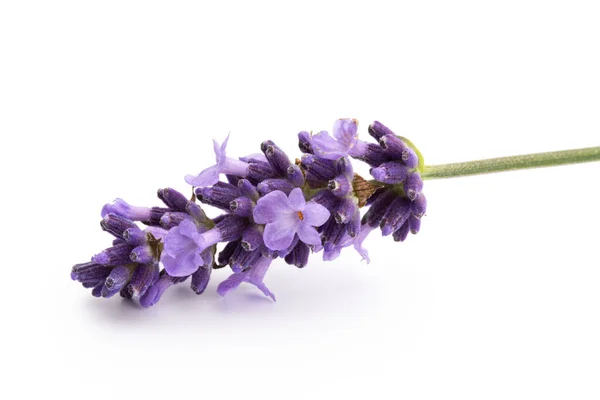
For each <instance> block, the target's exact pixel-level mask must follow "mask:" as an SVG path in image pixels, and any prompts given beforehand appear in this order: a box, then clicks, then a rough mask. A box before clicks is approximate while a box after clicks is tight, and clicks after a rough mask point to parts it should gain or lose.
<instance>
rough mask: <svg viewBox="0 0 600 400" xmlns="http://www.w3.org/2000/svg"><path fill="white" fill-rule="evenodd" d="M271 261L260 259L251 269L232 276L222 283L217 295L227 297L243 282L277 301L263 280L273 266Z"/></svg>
mask: <svg viewBox="0 0 600 400" xmlns="http://www.w3.org/2000/svg"><path fill="white" fill-rule="evenodd" d="M271 261H272V260H271V259H269V258H266V257H260V258H259V259H258V261H257V262H256V263H255V264H254V265H253V266H252V267H251V268H250V269H247V270H245V271H243V272H237V273H235V274H233V275H230V276H229V278H227V279H225V280H224V281H223V282H221V283H220V284H219V286H218V287H217V293H219V294H220V295H221V296H225V295H226V294H227V293H228V292H230V291H232V290H234V289H236V288H237V287H238V286H239V285H240V284H241V283H242V282H248V283H251V284H253V285H254V286H256V287H257V288H258V289H259V290H260V291H261V292H263V293H264V295H265V296H268V297H270V298H271V299H273V301H275V295H274V294H273V293H272V292H271V291H270V290H269V289H268V288H267V286H266V285H265V284H264V283H263V278H264V277H265V274H266V273H267V270H268V269H269V266H270V265H271Z"/></svg>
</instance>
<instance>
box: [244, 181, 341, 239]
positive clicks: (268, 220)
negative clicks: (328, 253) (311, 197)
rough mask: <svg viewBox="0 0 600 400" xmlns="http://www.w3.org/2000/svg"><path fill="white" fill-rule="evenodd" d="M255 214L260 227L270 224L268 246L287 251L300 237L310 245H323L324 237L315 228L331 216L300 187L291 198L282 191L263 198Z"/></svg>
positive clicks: (292, 192) (266, 235)
mask: <svg viewBox="0 0 600 400" xmlns="http://www.w3.org/2000/svg"><path fill="white" fill-rule="evenodd" d="M253 215H254V221H255V222H256V223H257V224H266V226H265V231H264V242H265V245H266V246H267V247H268V248H269V249H271V250H284V249H287V248H288V247H289V246H290V245H291V244H292V241H293V240H294V236H295V235H296V234H298V237H299V239H300V240H301V241H302V242H304V243H306V244H309V245H313V246H317V245H320V244H321V237H320V236H319V233H318V232H317V230H316V229H315V227H318V226H321V225H323V224H324V223H325V222H326V221H327V220H328V219H329V216H330V213H329V210H327V209H326V208H325V207H323V206H322V205H320V204H317V203H315V202H313V201H309V202H306V200H305V199H304V195H303V194H302V190H301V189H299V188H296V189H294V190H292V191H291V192H290V195H289V197H288V196H286V194H285V193H284V192H282V191H279V190H276V191H274V192H271V193H269V194H267V195H266V196H264V197H262V198H261V199H260V200H258V203H257V204H256V207H254V212H253Z"/></svg>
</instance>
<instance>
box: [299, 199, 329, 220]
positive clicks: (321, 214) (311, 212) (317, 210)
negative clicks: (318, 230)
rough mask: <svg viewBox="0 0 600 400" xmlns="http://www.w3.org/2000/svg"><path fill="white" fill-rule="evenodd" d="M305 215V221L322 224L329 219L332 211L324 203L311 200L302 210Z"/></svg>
mask: <svg viewBox="0 0 600 400" xmlns="http://www.w3.org/2000/svg"><path fill="white" fill-rule="evenodd" d="M302 214H303V215H304V223H305V224H308V225H311V226H321V225H323V224H324V223H325V222H327V220H328V219H329V216H330V215H331V213H330V212H329V210H328V209H327V208H325V207H323V206H322V205H320V204H318V203H315V202H314V201H309V202H308V203H306V206H305V207H304V211H303V212H302Z"/></svg>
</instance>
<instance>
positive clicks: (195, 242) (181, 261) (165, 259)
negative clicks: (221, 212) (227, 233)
mask: <svg viewBox="0 0 600 400" xmlns="http://www.w3.org/2000/svg"><path fill="white" fill-rule="evenodd" d="M201 231H202V229H201V228H198V226H197V225H196V224H195V223H194V222H192V221H191V220H188V219H185V220H183V221H181V223H180V224H179V225H178V226H176V227H173V228H171V230H169V233H168V234H167V236H166V238H165V247H164V249H163V252H162V256H161V261H162V263H163V265H164V266H165V269H166V270H167V273H168V274H169V275H172V276H186V275H190V274H193V273H194V272H196V270H197V269H198V267H200V266H202V265H204V264H205V262H206V259H205V258H206V257H202V254H201V253H202V252H203V251H204V248H205V241H204V239H203V238H202V236H201V233H202V232H201Z"/></svg>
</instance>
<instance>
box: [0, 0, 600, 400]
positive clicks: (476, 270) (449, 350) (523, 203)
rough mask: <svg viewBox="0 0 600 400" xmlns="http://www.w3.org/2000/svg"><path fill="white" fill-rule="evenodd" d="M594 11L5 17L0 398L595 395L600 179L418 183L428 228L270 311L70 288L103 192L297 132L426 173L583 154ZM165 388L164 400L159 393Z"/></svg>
mask: <svg viewBox="0 0 600 400" xmlns="http://www.w3.org/2000/svg"><path fill="white" fill-rule="evenodd" d="M599 21H600V8H599V5H598V2H595V1H589V2H583V1H523V0H520V1H494V2H490V1H486V2H482V1H451V2H445V1H440V2H434V1H419V2H391V1H390V2H380V3H379V2H374V1H368V2H367V1H361V2H350V1H346V2H339V3H333V2H326V1H319V2H310V1H302V2H294V3H291V2H289V3H288V2H282V1H280V2H272V3H268V2H260V1H249V2H240V3H233V2H225V1H223V2H216V1H215V2H207V3H200V2H156V1H139V2H134V1H122V0H120V1H102V2H83V1H72V2H66V1H52V2H50V1H43V2H37V3H36V2H29V1H4V2H2V3H1V5H0V133H1V137H2V142H1V143H2V144H1V152H2V155H1V158H0V163H1V168H0V171H1V172H0V173H1V174H2V196H1V200H0V201H1V202H2V204H1V208H2V210H3V213H2V230H1V235H2V256H3V257H2V266H3V269H2V277H3V280H2V284H1V289H0V296H1V299H0V300H1V301H0V308H1V310H0V311H1V315H2V319H1V320H2V324H1V330H0V337H1V340H0V343H1V344H0V347H1V354H0V365H1V366H2V371H1V372H0V376H1V378H0V380H1V381H2V384H1V385H0V397H2V398H6V399H8V398H23V397H26V396H28V395H36V396H51V395H52V396H58V397H54V398H64V399H72V398H73V399H75V398H77V399H80V398H103V399H106V398H135V399H143V398H154V397H157V398H169V399H174V400H176V399H184V398H197V399H203V398H206V399H213V398H219V399H223V398H227V399H228V398H236V399H253V398H263V399H265V398H272V399H295V398H299V399H304V398H309V399H321V398H323V399H337V398H355V397H356V398H358V397H362V398H406V399H445V398H457V399H506V398H511V399H515V398H516V399H532V398H546V399H548V398H552V399H554V398H556V399H573V398H575V399H598V398H600V379H599V377H600V290H599V285H600V262H599V260H598V247H599V240H600V234H599V232H598V226H599V224H600V209H599V207H598V203H599V200H600V189H599V186H598V175H599V173H600V164H598V163H596V164H587V165H579V166H569V167H559V168H550V169H543V170H532V171H524V172H509V173H505V174H497V175H489V176H481V177H471V178H460V179H453V180H447V181H428V182H426V185H425V193H426V194H427V197H428V199H429V209H428V213H427V216H426V217H425V218H424V220H423V226H422V231H421V233H420V234H419V235H418V236H414V237H413V236H411V237H409V239H408V240H407V241H406V242H405V243H403V244H396V243H395V242H393V241H392V240H391V238H381V237H380V236H379V234H374V235H373V237H371V238H369V239H368V240H367V242H366V244H367V245H368V248H369V249H370V254H371V258H372V262H371V264H369V265H367V264H365V263H364V262H362V263H361V262H360V257H359V256H358V255H357V254H356V253H354V252H353V251H352V250H346V251H345V252H344V253H343V254H342V256H341V257H340V258H339V259H338V260H336V261H335V262H331V263H323V262H322V261H321V259H320V256H314V257H313V259H312V261H311V263H310V265H309V266H307V267H306V268H305V269H304V270H298V269H296V268H295V267H291V266H287V265H286V264H284V263H283V262H281V261H278V262H277V263H276V264H275V265H274V266H273V267H272V268H271V270H270V271H269V273H268V275H267V277H266V279H265V281H266V283H267V285H268V286H269V287H270V289H271V290H272V291H273V292H275V293H276V295H277V298H278V301H277V303H272V302H271V301H269V300H268V299H266V298H263V297H262V295H261V294H260V293H259V292H258V291H257V290H256V289H255V288H253V287H251V286H249V285H246V286H243V287H240V288H239V289H238V290H237V291H236V292H233V293H231V294H230V295H229V296H228V297H227V298H220V297H219V296H218V295H217V294H216V292H215V289H216V286H217V284H218V282H219V281H221V280H222V279H224V278H225V277H226V276H227V275H228V273H227V272H226V271H224V270H220V271H216V272H215V273H214V275H213V281H212V282H211V284H210V286H209V287H208V289H207V292H206V293H205V294H204V295H202V296H200V297H198V296H196V295H195V294H194V293H193V292H192V291H191V290H189V288H188V284H187V283H186V284H183V285H181V286H180V287H175V288H172V289H171V290H169V291H168V292H167V293H166V294H165V295H164V297H163V299H162V300H161V301H160V303H158V304H157V305H156V306H154V307H152V308H150V309H141V308H140V307H138V306H136V305H135V304H133V303H129V302H125V301H122V300H121V299H120V298H113V299H111V300H104V299H96V298H93V297H92V296H91V295H90V294H89V291H88V290H85V289H83V288H82V287H81V286H80V285H79V284H77V283H74V282H72V281H70V279H69V272H70V268H71V266H72V265H73V264H74V263H76V262H83V261H86V260H87V259H89V257H90V256H91V255H92V254H95V253H97V252H98V251H100V250H101V249H103V248H104V247H106V246H108V245H109V242H110V238H109V237H108V235H107V234H106V233H104V232H102V231H101V230H100V228H99V225H98V223H99V220H100V217H99V211H100V208H101V207H102V205H103V204H104V203H106V202H110V201H112V200H113V199H114V198H115V197H122V198H124V199H126V200H127V201H129V202H131V203H134V204H139V205H158V204H159V203H158V199H156V197H155V192H156V189H157V188H159V187H165V186H172V187H175V188H177V189H179V190H182V191H184V192H185V193H189V190H190V188H189V187H188V186H187V185H186V184H185V182H184V180H183V177H184V175H185V174H188V173H197V172H199V171H200V170H201V169H203V168H204V167H206V166H208V165H210V164H211V163H212V160H213V155H212V145H211V139H212V138H213V137H214V138H217V139H218V140H222V139H223V138H224V137H225V135H226V134H227V133H228V132H231V140H230V146H229V149H228V150H229V154H231V155H238V156H241V155H245V154H248V153H253V152H256V151H258V150H259V144H260V142H262V141H263V140H265V139H273V140H275V141H276V142H277V143H278V144H279V145H280V146H281V147H283V148H284V149H286V150H287V151H288V152H289V154H290V156H292V157H295V156H296V155H297V154H298V151H297V147H296V136H295V135H296V133H297V132H298V131H300V130H305V129H306V130H315V131H318V130H321V129H328V130H329V129H331V127H332V125H333V121H334V120H335V119H336V118H340V117H354V118H357V119H358V120H359V121H360V123H361V125H360V128H359V129H360V132H361V134H362V135H363V137H368V136H367V135H366V127H367V126H368V124H369V123H370V122H371V121H373V120H375V119H378V120H380V121H382V122H384V123H385V124H387V125H388V126H390V127H391V128H392V129H394V130H396V131H397V133H400V134H403V135H404V136H407V137H409V138H410V139H411V140H413V141H414V142H415V143H416V144H417V145H418V146H419V147H420V149H421V150H422V152H423V153H424V154H425V157H426V162H427V163H429V164H438V163H444V162H452V161H466V160H471V159H477V158H485V157H495V156H503V155H512V154H521V153H528V152H540V151H551V150H559V149H567V148H577V147H584V146H594V145H596V146H597V145H600V118H599V115H600V114H599V110H600V73H599V72H598V71H600V23H599ZM167 396H168V397H167Z"/></svg>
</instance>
